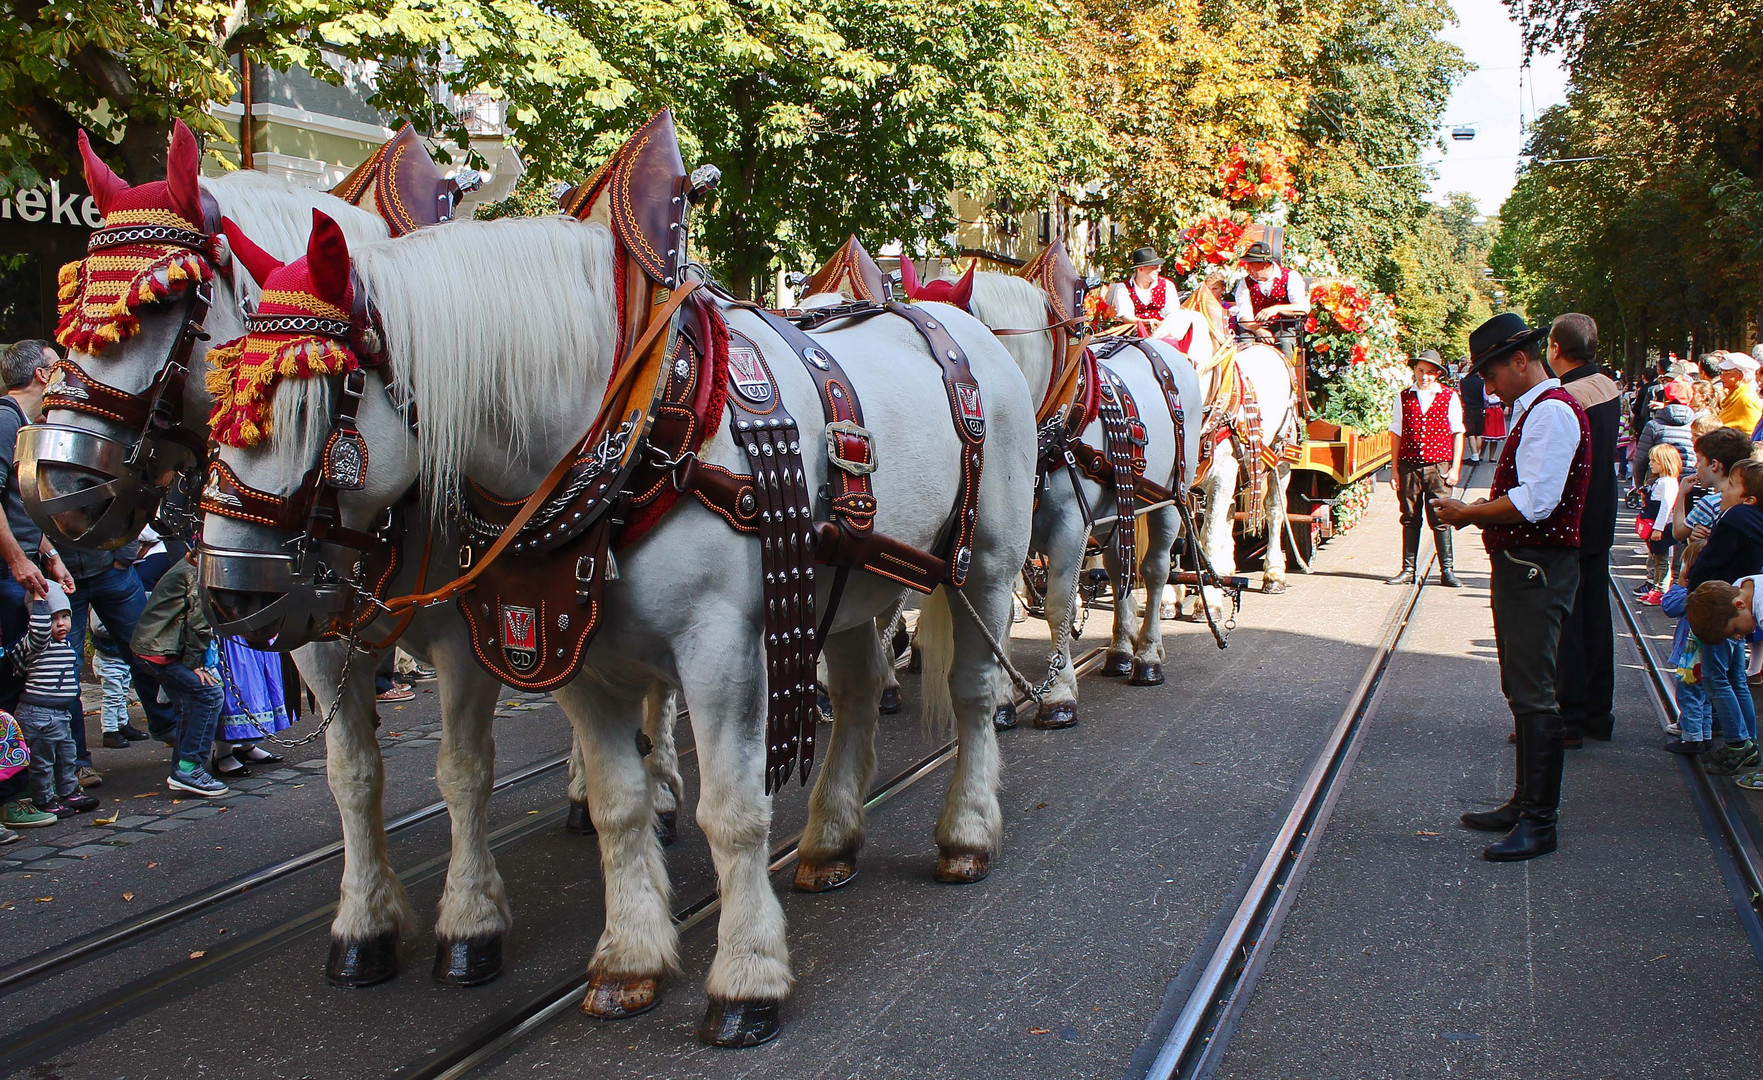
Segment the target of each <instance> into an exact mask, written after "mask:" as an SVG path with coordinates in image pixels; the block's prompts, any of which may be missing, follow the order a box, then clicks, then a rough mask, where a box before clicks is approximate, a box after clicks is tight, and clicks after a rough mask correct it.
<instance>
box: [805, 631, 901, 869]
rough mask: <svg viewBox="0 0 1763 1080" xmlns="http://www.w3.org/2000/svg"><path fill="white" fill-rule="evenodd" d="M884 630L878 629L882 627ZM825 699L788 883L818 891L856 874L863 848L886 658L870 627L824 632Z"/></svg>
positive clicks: (889, 665) (887, 665)
mask: <svg viewBox="0 0 1763 1080" xmlns="http://www.w3.org/2000/svg"><path fill="white" fill-rule="evenodd" d="M884 629H885V627H884ZM824 655H825V657H826V661H827V669H828V677H829V678H830V679H831V680H832V681H831V682H830V683H829V684H828V689H829V690H830V691H831V692H832V699H833V717H834V720H833V729H832V739H831V745H830V746H828V747H827V748H826V750H825V751H824V754H823V755H817V756H820V757H823V761H822V763H821V764H820V778H819V779H817V780H816V781H815V782H814V793H813V795H812V796H810V798H809V800H808V826H807V828H805V829H804V830H803V831H802V844H801V849H800V850H801V861H800V862H799V863H797V865H796V880H795V886H796V888H798V889H800V890H801V891H803V892H811V893H818V892H826V891H827V890H829V889H836V888H838V887H839V886H841V885H844V884H847V883H849V882H850V881H851V879H853V878H855V877H856V876H857V852H858V850H859V849H861V848H862V847H863V800H864V797H865V796H866V795H867V794H868V792H869V784H870V781H871V780H872V779H874V777H875V727H876V723H877V720H878V719H879V715H880V714H879V713H877V711H876V707H875V702H876V698H877V695H878V694H879V693H880V692H881V685H882V671H883V669H884V668H885V669H888V670H891V669H892V668H893V665H892V664H889V663H886V662H885V659H884V654H883V651H882V649H881V647H880V641H879V639H878V638H877V637H876V635H875V634H874V633H873V632H872V631H871V629H870V627H869V626H867V625H865V626H858V627H855V628H853V629H850V630H846V631H845V632H844V633H841V634H833V635H831V636H829V637H828V638H827V641H826V650H825V653H824Z"/></svg>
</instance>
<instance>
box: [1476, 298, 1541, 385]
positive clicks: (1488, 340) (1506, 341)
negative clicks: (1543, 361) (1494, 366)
mask: <svg viewBox="0 0 1763 1080" xmlns="http://www.w3.org/2000/svg"><path fill="white" fill-rule="evenodd" d="M1548 336H1549V328H1548V327H1546V326H1545V327H1543V328H1541V329H1540V330H1533V329H1531V328H1530V326H1528V325H1527V324H1526V323H1525V321H1524V316H1522V315H1520V314H1518V313H1517V312H1516V311H1503V312H1501V313H1500V314H1498V315H1495V316H1494V317H1493V318H1491V319H1489V320H1488V321H1487V322H1484V323H1482V324H1481V325H1480V326H1478V327H1476V328H1475V329H1474V330H1471V331H1470V332H1469V374H1471V375H1476V374H1479V373H1480V372H1481V371H1482V370H1483V369H1485V368H1486V367H1487V366H1488V365H1489V364H1491V363H1493V362H1494V361H1495V360H1500V359H1503V358H1504V357H1507V356H1509V355H1511V353H1512V351H1513V350H1514V349H1521V348H1523V347H1524V346H1526V345H1529V344H1532V343H1533V342H1537V341H1541V340H1543V339H1544V338H1546V337H1548Z"/></svg>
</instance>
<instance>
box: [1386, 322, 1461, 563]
mask: <svg viewBox="0 0 1763 1080" xmlns="http://www.w3.org/2000/svg"><path fill="white" fill-rule="evenodd" d="M1408 365H1409V366H1410V367H1411V368H1413V369H1414V385H1413V386H1410V387H1408V388H1407V389H1406V390H1403V391H1402V392H1401V393H1399V394H1397V395H1396V402H1395V406H1394V407H1393V408H1391V409H1390V463H1391V464H1390V486H1391V487H1392V488H1395V489H1396V498H1397V499H1398V500H1399V501H1400V503H1401V508H1402V572H1401V573H1399V574H1397V575H1396V576H1395V577H1393V578H1390V579H1389V580H1388V581H1386V582H1384V584H1385V585H1412V584H1414V566H1415V561H1416V560H1417V559H1418V558H1419V555H1420V525H1421V518H1422V515H1423V514H1424V515H1425V521H1426V524H1427V525H1429V526H1431V528H1432V536H1433V543H1434V544H1435V545H1436V546H1437V548H1438V553H1439V583H1440V584H1442V585H1444V586H1445V587H1447V588H1451V589H1455V588H1457V587H1458V586H1459V585H1460V584H1462V583H1461V582H1459V581H1458V580H1457V573H1456V566H1455V564H1454V561H1453V558H1452V551H1451V530H1450V529H1449V528H1447V527H1446V526H1445V525H1444V524H1443V523H1441V522H1440V521H1439V519H1438V516H1437V515H1436V514H1434V513H1433V509H1432V500H1434V499H1442V498H1445V497H1447V496H1449V495H1450V494H1451V489H1452V488H1454V487H1456V486H1457V475H1458V473H1459V472H1460V471H1461V470H1462V468H1463V435H1464V427H1463V402H1462V401H1460V400H1458V398H1457V392H1456V391H1455V390H1452V389H1451V388H1450V387H1448V386H1446V385H1444V384H1443V383H1441V382H1440V381H1439V377H1440V376H1442V375H1443V374H1444V373H1445V362H1444V360H1442V359H1440V357H1439V354H1438V350H1436V349H1425V350H1422V351H1421V353H1420V355H1419V356H1416V357H1415V358H1414V359H1412V360H1410V361H1409V362H1408Z"/></svg>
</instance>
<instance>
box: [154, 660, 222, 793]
mask: <svg viewBox="0 0 1763 1080" xmlns="http://www.w3.org/2000/svg"><path fill="white" fill-rule="evenodd" d="M155 666H156V667H158V668H159V685H161V686H163V687H165V692H166V694H168V695H169V696H170V697H171V703H172V705H173V706H174V707H175V708H176V709H177V740H176V742H175V744H174V745H175V748H176V749H175V751H174V753H175V754H176V760H175V761H174V762H173V763H172V767H173V768H176V767H177V766H178V765H179V764H181V763H184V762H192V763H202V762H206V761H207V760H208V754H209V751H210V750H212V749H213V747H214V733H215V731H216V730H217V729H218V728H219V726H220V706H221V700H222V698H221V689H220V686H219V685H218V684H217V685H214V686H209V685H208V684H206V683H204V682H203V681H202V680H201V679H200V678H198V677H197V675H196V673H195V672H194V671H191V670H190V669H189V668H187V667H185V666H184V665H182V664H180V663H178V662H177V661H176V660H173V661H172V662H171V663H169V664H158V665H155Z"/></svg>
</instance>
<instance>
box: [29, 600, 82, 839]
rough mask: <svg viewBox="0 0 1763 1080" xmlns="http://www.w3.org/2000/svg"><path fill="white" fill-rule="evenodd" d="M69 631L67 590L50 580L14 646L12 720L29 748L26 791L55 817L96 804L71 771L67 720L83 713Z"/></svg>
mask: <svg viewBox="0 0 1763 1080" xmlns="http://www.w3.org/2000/svg"><path fill="white" fill-rule="evenodd" d="M72 631H73V613H72V612H71V611H70V610H68V602H67V593H65V592H63V591H62V590H61V586H59V585H57V584H55V583H54V582H50V583H49V594H48V596H47V598H45V599H42V600H34V601H32V602H31V628H30V632H29V634H28V635H27V636H26V638H25V640H24V642H23V643H22V645H21V646H20V647H22V648H23V650H24V657H25V684H24V696H23V697H22V698H20V699H19V703H18V722H19V726H21V727H23V728H24V733H25V740H26V741H27V742H28V743H30V747H31V793H32V795H33V796H34V797H35V801H36V804H37V809H39V810H41V811H43V812H44V813H48V814H54V815H55V816H56V817H58V818H65V817H72V816H73V815H75V814H83V813H85V812H86V811H87V810H90V809H92V808H93V807H95V806H97V805H98V800H97V799H96V798H94V797H93V796H91V795H87V794H86V793H85V792H83V791H81V790H80V782H79V779H78V778H77V777H76V776H75V770H76V768H77V766H76V765H75V764H74V742H73V725H75V724H80V723H84V722H85V714H84V712H83V710H82V709H81V707H80V672H79V665H80V658H79V654H78V653H76V652H74V648H73V643H72V642H71V641H69V640H68V635H69V634H70V633H72Z"/></svg>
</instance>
